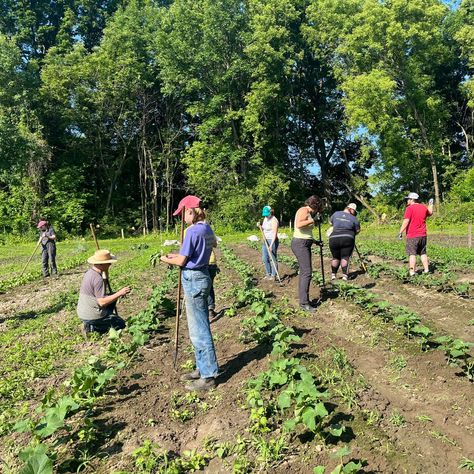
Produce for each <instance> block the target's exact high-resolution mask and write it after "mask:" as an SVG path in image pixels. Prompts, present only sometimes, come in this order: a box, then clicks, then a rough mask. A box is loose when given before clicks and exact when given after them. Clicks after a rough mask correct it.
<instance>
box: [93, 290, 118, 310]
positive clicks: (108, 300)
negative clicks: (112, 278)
mask: <svg viewBox="0 0 474 474" xmlns="http://www.w3.org/2000/svg"><path fill="white" fill-rule="evenodd" d="M120 296H121V294H120V292H118V291H117V293H114V294H113V295H107V296H104V297H103V298H97V303H98V304H99V306H100V307H102V308H104V307H106V306H109V304H112V303H115V301H117V300H118V299H119V298H120Z"/></svg>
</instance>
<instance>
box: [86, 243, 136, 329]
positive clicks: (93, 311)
mask: <svg viewBox="0 0 474 474" xmlns="http://www.w3.org/2000/svg"><path fill="white" fill-rule="evenodd" d="M87 261H88V263H90V264H91V265H92V267H91V268H89V270H87V272H86V273H85V274H84V277H83V278H82V284H81V289H80V290H79V301H78V303H77V314H78V316H79V318H80V320H81V321H82V323H83V324H84V332H85V333H89V332H98V333H100V334H105V333H106V332H108V331H109V329H111V328H113V329H117V330H118V329H123V328H125V321H124V320H123V319H122V318H121V317H120V316H119V315H118V314H117V310H116V304H117V300H118V299H119V298H120V297H121V296H125V295H127V294H128V293H130V288H129V287H128V286H125V287H123V288H121V289H120V290H119V291H117V292H116V293H113V294H112V295H107V294H106V291H105V282H104V279H103V278H102V273H103V272H105V273H107V272H108V269H109V267H110V265H112V263H115V262H116V261H117V258H116V257H115V256H114V255H112V254H111V253H110V252H109V251H108V250H105V249H104V250H97V251H96V252H95V253H94V255H93V256H92V257H89V258H88V259H87Z"/></svg>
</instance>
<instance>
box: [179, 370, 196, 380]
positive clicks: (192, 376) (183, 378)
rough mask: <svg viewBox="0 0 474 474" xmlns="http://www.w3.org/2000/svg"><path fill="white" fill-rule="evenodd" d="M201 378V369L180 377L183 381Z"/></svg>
mask: <svg viewBox="0 0 474 474" xmlns="http://www.w3.org/2000/svg"><path fill="white" fill-rule="evenodd" d="M200 378H201V374H200V373H199V369H196V370H194V371H193V372H190V373H189V374H184V375H181V377H180V378H179V379H180V380H181V381H182V382H189V381H190V380H199V379H200Z"/></svg>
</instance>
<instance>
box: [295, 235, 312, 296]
mask: <svg viewBox="0 0 474 474" xmlns="http://www.w3.org/2000/svg"><path fill="white" fill-rule="evenodd" d="M312 244H313V240H312V239H295V238H293V239H292V241H291V250H292V251H293V253H294V254H295V257H296V258H297V260H298V265H299V267H300V270H299V280H298V295H299V300H300V304H309V285H310V283H311V274H312V272H313V267H312V264H311V245H312Z"/></svg>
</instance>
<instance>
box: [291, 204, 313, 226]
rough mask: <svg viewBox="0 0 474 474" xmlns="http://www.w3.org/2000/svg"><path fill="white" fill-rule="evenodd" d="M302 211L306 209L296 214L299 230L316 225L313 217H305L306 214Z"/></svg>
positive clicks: (296, 224) (296, 223)
mask: <svg viewBox="0 0 474 474" xmlns="http://www.w3.org/2000/svg"><path fill="white" fill-rule="evenodd" d="M302 209H305V208H301V209H299V210H298V212H297V213H296V222H295V227H296V228H297V229H301V228H302V227H307V226H309V225H312V224H314V219H313V218H312V217H311V216H309V217H307V218H304V217H303V214H304V213H303V212H302ZM305 210H306V209H305Z"/></svg>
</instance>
